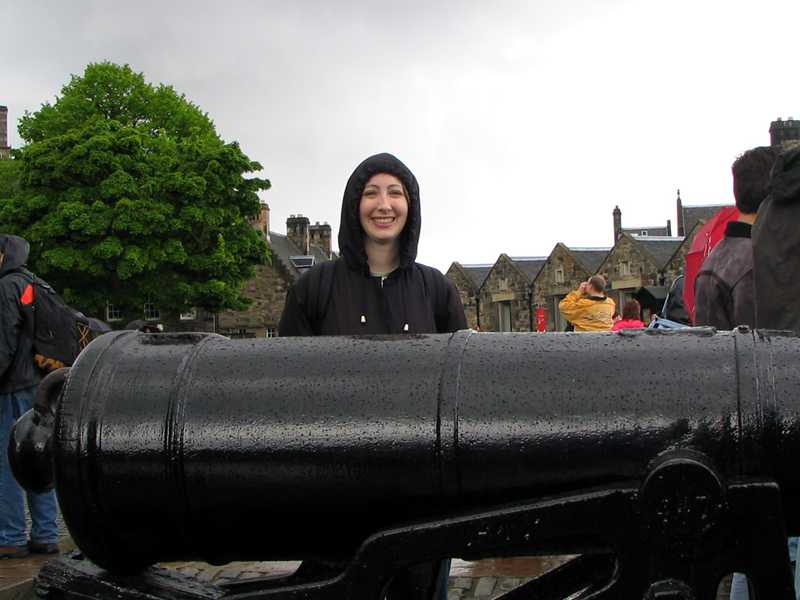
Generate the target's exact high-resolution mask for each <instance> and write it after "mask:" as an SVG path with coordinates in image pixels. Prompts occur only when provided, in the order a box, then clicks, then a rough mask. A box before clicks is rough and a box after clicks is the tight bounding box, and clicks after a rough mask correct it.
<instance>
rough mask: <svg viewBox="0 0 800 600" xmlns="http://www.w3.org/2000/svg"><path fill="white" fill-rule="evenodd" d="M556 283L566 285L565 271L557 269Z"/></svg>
mask: <svg viewBox="0 0 800 600" xmlns="http://www.w3.org/2000/svg"><path fill="white" fill-rule="evenodd" d="M556 283H564V269H562V268H560V267H559V268H558V269H556Z"/></svg>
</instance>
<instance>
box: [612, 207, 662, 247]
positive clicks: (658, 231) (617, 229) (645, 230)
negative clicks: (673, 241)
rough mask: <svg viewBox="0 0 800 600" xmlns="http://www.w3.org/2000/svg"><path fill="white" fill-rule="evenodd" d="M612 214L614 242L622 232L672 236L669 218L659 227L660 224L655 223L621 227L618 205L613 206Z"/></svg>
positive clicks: (620, 214)
mask: <svg viewBox="0 0 800 600" xmlns="http://www.w3.org/2000/svg"><path fill="white" fill-rule="evenodd" d="M612 215H613V220H614V237H613V240H614V242H616V241H617V240H618V239H619V236H620V235H622V234H623V233H629V234H631V235H657V236H667V237H671V236H672V221H670V220H669V219H667V224H666V226H664V227H661V226H660V225H656V226H654V227H623V226H622V211H621V210H620V209H619V206H615V207H614V210H613V211H612Z"/></svg>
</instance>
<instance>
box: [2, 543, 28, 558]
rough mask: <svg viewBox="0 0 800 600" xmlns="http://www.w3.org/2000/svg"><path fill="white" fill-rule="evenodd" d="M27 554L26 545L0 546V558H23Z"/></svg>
mask: <svg viewBox="0 0 800 600" xmlns="http://www.w3.org/2000/svg"><path fill="white" fill-rule="evenodd" d="M28 554H29V552H28V547H27V546H0V559H3V558H25V557H26V556H28Z"/></svg>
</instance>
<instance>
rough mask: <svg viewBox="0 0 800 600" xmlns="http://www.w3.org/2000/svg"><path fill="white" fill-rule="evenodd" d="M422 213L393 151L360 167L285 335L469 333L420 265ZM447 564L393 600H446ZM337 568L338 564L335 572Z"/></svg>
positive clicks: (289, 300) (402, 586) (453, 302)
mask: <svg viewBox="0 0 800 600" xmlns="http://www.w3.org/2000/svg"><path fill="white" fill-rule="evenodd" d="M421 225H422V212H421V208H420V194H419V185H418V184H417V179H416V177H414V174H413V173H412V172H411V171H410V170H409V169H408V167H406V165H404V164H403V163H402V162H401V161H400V160H398V159H397V158H396V157H394V156H392V155H391V154H377V155H375V156H371V157H369V158H367V159H366V160H364V161H363V162H362V163H361V164H360V165H358V167H356V169H355V171H354V172H353V174H352V175H351V176H350V179H349V180H348V181H347V186H346V187H345V191H344V198H343V199H342V213H341V222H340V225H339V251H340V253H341V256H340V258H338V259H336V260H333V261H327V262H323V263H320V264H318V265H315V266H314V267H313V268H312V269H310V270H309V271H307V272H306V273H304V274H303V275H302V276H301V277H300V279H298V280H297V282H296V283H295V284H294V285H293V286H292V287H291V288H290V289H289V291H288V292H287V295H286V304H285V307H284V310H283V315H282V316H281V320H280V323H279V325H278V333H279V335H281V336H316V335H359V334H398V335H409V334H420V333H447V332H454V331H457V330H459V329H466V328H467V320H466V317H465V315H464V307H463V306H462V304H461V298H460V296H459V294H458V291H457V290H456V288H455V286H454V285H453V284H452V283H451V282H450V280H448V279H447V278H446V277H445V276H444V275H442V273H441V272H440V271H438V270H436V269H434V268H432V267H428V266H425V265H422V264H419V263H417V262H416V256H417V244H418V243H419V235H420V228H421ZM449 564H450V561H449V560H445V561H442V562H441V563H440V562H436V563H427V564H422V565H418V566H416V567H412V568H410V569H409V570H408V571H406V572H404V573H402V574H400V575H398V576H396V577H395V578H394V579H393V581H392V584H391V585H390V587H389V591H388V593H387V596H386V597H387V598H388V599H389V600H400V599H408V600H416V599H425V600H429V599H430V598H433V597H434V596H435V597H437V598H445V597H446V595H447V576H448V572H449ZM338 566H341V565H337V564H336V561H335V560H334V561H333V567H331V568H332V571H334V572H335V570H336V568H337V567H338Z"/></svg>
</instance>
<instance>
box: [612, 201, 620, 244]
mask: <svg viewBox="0 0 800 600" xmlns="http://www.w3.org/2000/svg"><path fill="white" fill-rule="evenodd" d="M612 214H613V215H614V243H615V244H616V243H617V240H618V239H619V238H620V236H621V235H622V211H621V210H620V209H619V206H615V207H614V212H613V213H612Z"/></svg>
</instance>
